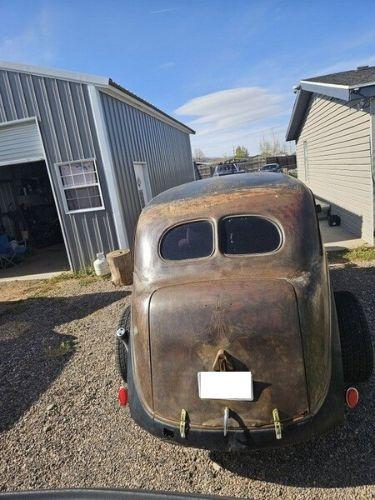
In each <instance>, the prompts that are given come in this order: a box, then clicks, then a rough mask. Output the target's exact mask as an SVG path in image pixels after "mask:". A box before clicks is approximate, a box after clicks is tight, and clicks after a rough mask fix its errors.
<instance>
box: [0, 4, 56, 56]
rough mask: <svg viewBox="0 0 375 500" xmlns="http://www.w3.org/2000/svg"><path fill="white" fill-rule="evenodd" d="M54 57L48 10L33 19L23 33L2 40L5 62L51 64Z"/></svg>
mask: <svg viewBox="0 0 375 500" xmlns="http://www.w3.org/2000/svg"><path fill="white" fill-rule="evenodd" d="M54 55H55V51H54V44H53V36H52V22H51V16H50V13H49V11H48V10H46V9H43V10H42V11H40V12H39V13H38V14H37V15H36V17H35V18H33V19H31V21H30V23H29V25H28V26H26V28H25V29H24V30H23V31H22V32H20V33H18V34H15V35H14V36H11V37H9V36H8V37H7V36H5V37H2V38H0V59H3V60H10V61H19V62H28V63H34V64H44V63H50V62H51V61H52V60H53V59H54Z"/></svg>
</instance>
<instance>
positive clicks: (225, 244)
mask: <svg viewBox="0 0 375 500" xmlns="http://www.w3.org/2000/svg"><path fill="white" fill-rule="evenodd" d="M219 233H220V251H221V252H222V253H225V254H229V255H236V254H260V253H268V252H273V251H275V250H277V249H278V248H279V247H280V245H281V232H280V230H279V228H278V227H277V226H276V224H275V223H274V222H271V221H270V220H269V219H265V218H263V217H259V216H256V215H240V216H232V217H225V218H224V219H221V221H220V226H219Z"/></svg>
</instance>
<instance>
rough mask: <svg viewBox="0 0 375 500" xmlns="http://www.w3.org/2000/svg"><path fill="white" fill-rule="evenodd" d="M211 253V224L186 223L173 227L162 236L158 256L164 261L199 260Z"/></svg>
mask: <svg viewBox="0 0 375 500" xmlns="http://www.w3.org/2000/svg"><path fill="white" fill-rule="evenodd" d="M212 252H213V231H212V224H211V223H210V222H208V221H196V222H188V223H186V224H180V225H179V226H176V227H173V228H172V229H170V230H169V231H168V232H167V233H165V235H164V236H163V238H162V240H161V244H160V254H161V256H162V257H163V259H166V260H185V259H199V258H201V257H208V256H209V255H211V254H212Z"/></svg>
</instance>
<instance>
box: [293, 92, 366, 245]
mask: <svg viewBox="0 0 375 500" xmlns="http://www.w3.org/2000/svg"><path fill="white" fill-rule="evenodd" d="M369 111H370V109H369V108H367V110H365V111H361V110H360V109H359V106H358V103H357V104H350V105H349V104H346V103H343V102H342V101H338V100H337V99H333V98H329V97H325V96H320V95H313V97H312V98H311V101H310V104H309V108H308V110H307V112H306V117H305V121H304V123H303V126H302V128H301V132H300V135H299V137H298V141H297V142H296V153H297V167H298V177H299V178H300V179H301V180H303V181H304V182H305V183H306V184H307V185H308V186H309V187H310V188H311V190H312V191H313V193H314V194H315V195H316V196H318V197H320V198H322V199H324V200H326V201H327V202H329V203H331V205H332V212H333V213H336V214H338V215H340V216H341V221H342V225H343V227H345V228H346V229H348V230H349V231H351V232H352V233H353V234H355V235H357V236H360V237H362V238H363V239H364V240H365V241H367V242H369V243H373V238H374V236H373V235H374V200H373V197H374V190H373V182H372V173H371V164H372V159H371V133H372V132H371V130H372V127H371V115H370V112H369Z"/></svg>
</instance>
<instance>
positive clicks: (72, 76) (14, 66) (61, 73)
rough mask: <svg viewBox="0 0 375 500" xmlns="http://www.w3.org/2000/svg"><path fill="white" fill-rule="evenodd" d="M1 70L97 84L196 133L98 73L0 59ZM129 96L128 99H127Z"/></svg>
mask: <svg viewBox="0 0 375 500" xmlns="http://www.w3.org/2000/svg"><path fill="white" fill-rule="evenodd" d="M0 70H6V71H15V72H20V73H29V74H33V75H36V76H45V77H50V78H57V79H61V80H68V81H72V82H78V83H85V84H88V85H95V86H96V87H98V88H99V89H100V90H104V91H108V92H109V93H112V92H115V93H116V97H118V98H120V97H121V96H122V97H123V98H124V100H128V101H129V103H130V104H133V105H135V104H137V103H139V105H140V107H141V108H142V109H143V110H144V111H145V112H147V110H149V111H152V115H153V116H156V117H157V118H159V119H161V120H162V121H165V122H167V123H169V124H170V125H172V126H177V128H179V129H180V130H181V129H182V130H183V131H184V132H187V133H189V134H195V131H194V130H193V129H191V128H190V127H188V126H187V125H185V124H184V123H182V122H180V121H179V120H176V118H174V117H173V116H170V115H168V114H167V113H165V112H164V111H162V110H161V109H159V108H157V107H156V106H154V105H153V104H151V103H150V102H148V101H146V100H144V99H142V98H141V97H139V96H137V95H136V94H134V93H133V92H131V91H130V90H127V89H126V88H124V87H122V86H121V85H119V84H117V83H116V82H114V81H113V80H112V79H111V78H109V77H105V76H98V75H90V74H87V73H79V72H74V71H66V70H61V69H52V68H43V67H40V66H34V65H30V64H22V63H14V62H9V61H0ZM126 98H128V99H126Z"/></svg>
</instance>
